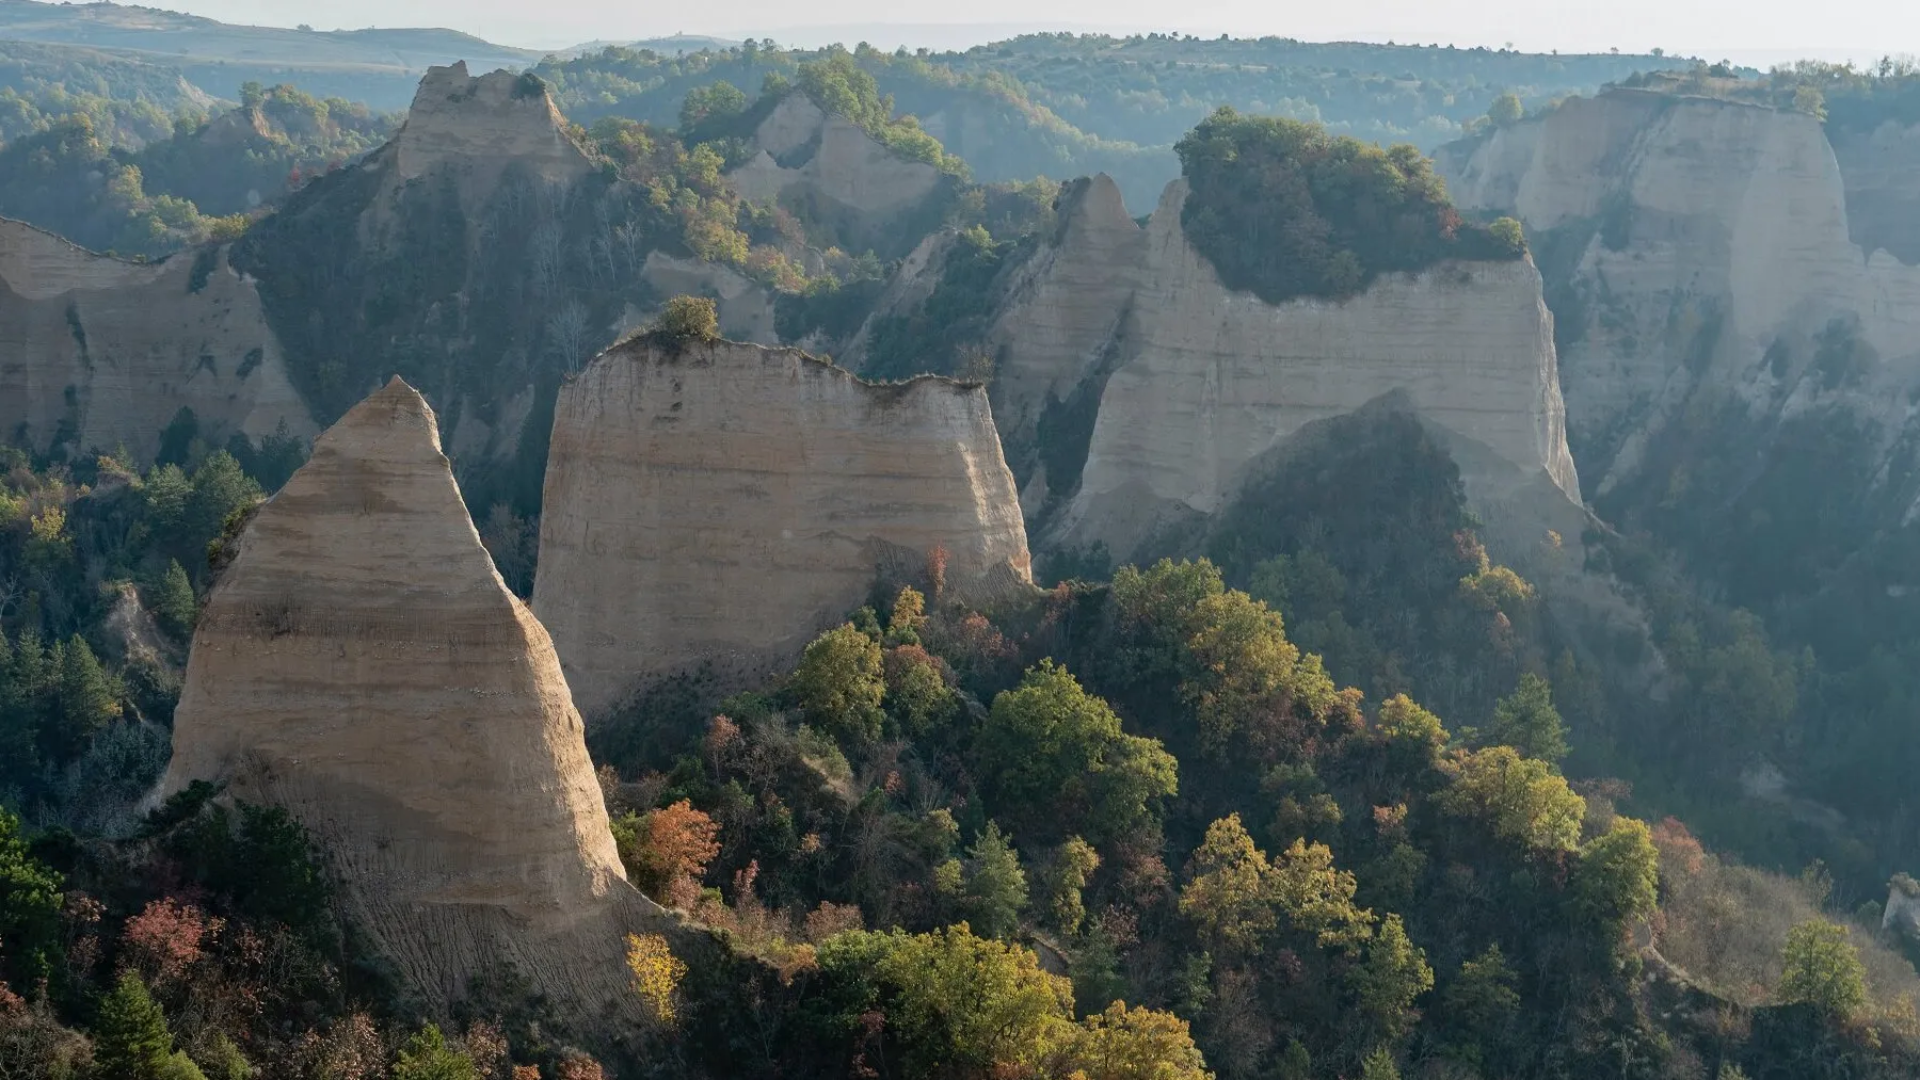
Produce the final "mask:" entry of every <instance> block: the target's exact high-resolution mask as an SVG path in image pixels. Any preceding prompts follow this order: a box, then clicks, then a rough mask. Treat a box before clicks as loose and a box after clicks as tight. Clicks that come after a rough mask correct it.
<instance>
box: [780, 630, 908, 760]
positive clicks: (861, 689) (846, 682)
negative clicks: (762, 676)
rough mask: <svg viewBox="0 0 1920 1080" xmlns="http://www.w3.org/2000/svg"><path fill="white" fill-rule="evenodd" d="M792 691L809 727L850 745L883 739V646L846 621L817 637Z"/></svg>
mask: <svg viewBox="0 0 1920 1080" xmlns="http://www.w3.org/2000/svg"><path fill="white" fill-rule="evenodd" d="M792 690H793V695H794V698H795V700H796V701H797V702H798V703H799V705H800V708H801V711H802V712H804V713H805V714H806V717H807V721H808V723H811V724H813V725H815V726H817V727H819V728H820V729H821V730H823V731H826V732H828V733H829V734H831V735H833V736H834V737H835V738H837V739H840V740H841V741H843V742H846V743H849V744H852V745H863V744H865V743H869V742H872V741H873V740H875V739H877V738H879V737H880V728H881V724H882V721H883V720H884V714H883V713H882V712H881V711H880V702H881V700H882V699H883V698H885V696H886V692H887V682H886V677H885V671H884V665H883V663H882V659H881V655H880V643H879V642H877V641H875V640H874V639H872V638H871V637H868V636H867V635H865V634H863V633H861V632H860V631H858V630H855V629H854V628H853V624H852V623H848V624H846V625H844V626H841V627H838V628H837V629H833V630H829V631H827V632H826V633H824V634H821V635H820V636H819V637H817V638H814V639H813V641H812V642H810V643H809V644H808V645H807V648H806V651H805V652H804V653H802V654H801V657H800V666H799V668H798V669H796V670H795V671H794V673H793V682H792Z"/></svg>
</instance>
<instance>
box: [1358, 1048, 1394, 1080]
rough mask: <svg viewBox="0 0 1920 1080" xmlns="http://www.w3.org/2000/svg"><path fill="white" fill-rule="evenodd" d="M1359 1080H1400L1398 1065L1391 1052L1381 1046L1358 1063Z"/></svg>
mask: <svg viewBox="0 0 1920 1080" xmlns="http://www.w3.org/2000/svg"><path fill="white" fill-rule="evenodd" d="M1360 1080H1400V1065H1399V1063H1398V1062H1396V1061H1395V1060H1394V1059H1393V1051H1392V1050H1389V1049H1387V1048H1386V1047H1384V1046H1382V1047H1379V1048H1377V1049H1375V1050H1374V1052H1373V1053H1371V1054H1368V1055H1367V1057H1366V1060H1364V1061H1362V1062H1361V1063H1360Z"/></svg>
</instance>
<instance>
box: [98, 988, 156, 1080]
mask: <svg viewBox="0 0 1920 1080" xmlns="http://www.w3.org/2000/svg"><path fill="white" fill-rule="evenodd" d="M93 1056H94V1063H95V1066H96V1068H97V1069H98V1071H99V1074H100V1075H101V1076H111V1077H114V1078H115V1080H159V1078H160V1077H161V1076H162V1073H163V1070H165V1069H166V1067H167V1065H168V1062H169V1060H170V1059H171V1058H172V1057H173V1032H171V1031H169V1030H167V1017H166V1014H165V1013H163V1012H161V1011H160V1006H159V1004H158V1003H157V1002H155V1001H154V1000H153V995H152V994H150V993H148V992H147V984H146V983H144V982H142V981H141V980H140V976H139V975H137V974H135V973H134V972H131V971H125V972H121V974H120V981H119V982H117V983H115V984H114V987H113V990H112V991H111V992H109V993H108V994H107V996H106V998H105V999H104V1000H102V1001H101V1002H100V1015H99V1016H98V1017H96V1018H95V1019H94V1022H93Z"/></svg>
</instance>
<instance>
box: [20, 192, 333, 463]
mask: <svg viewBox="0 0 1920 1080" xmlns="http://www.w3.org/2000/svg"><path fill="white" fill-rule="evenodd" d="M183 408H186V409H191V410H193V414H194V418H195V420H196V422H197V423H198V426H199V432H200V435H201V437H202V438H204V439H206V440H207V442H208V443H209V444H211V445H215V446H219V445H225V443H226V442H227V440H228V438H229V437H231V436H233V435H243V436H246V437H248V438H250V439H254V440H258V439H261V438H263V437H265V436H269V435H274V434H276V433H277V432H280V431H285V432H286V433H288V434H290V435H293V436H296V437H306V436H310V435H312V434H313V431H314V424H313V421H312V419H311V417H310V415H309V413H308V410H307V407H306V405H305V403H304V402H303V401H302V400H301V398H300V396H299V394H298V393H297V392H296V391H295V390H294V387H293V384H292V383H291V382H290V381H289V379H288V374H287V363H286V357H285V354H284V352H283V350H282V349H281V346H280V342H279V340H278V339H277V338H276V337H275V335H274V334H273V332H272V330H271V329H270V328H269V327H268V325H267V321H266V318H265V316H264V314H263V312H262V310H261V303H260V297H259V295H258V293H257V292H256V291H255V289H254V285H253V283H252V282H250V281H248V280H246V279H245V278H244V277H243V276H241V275H240V274H238V273H236V272H235V271H234V270H233V268H232V266H231V265H230V264H229V263H228V261H227V250H226V249H225V248H219V247H208V248H201V249H198V250H196V251H191V252H183V253H182V254H180V255H177V256H174V257H173V258H171V259H168V260H166V261H164V262H160V263H131V262H125V261H122V260H120V259H115V258H111V257H108V256H105V255H96V254H93V253H92V252H88V251H84V250H82V249H80V248H77V247H75V246H74V245H72V244H69V243H67V242H66V241H65V240H62V239H60V238H59V237H57V236H54V235H52V234H51V233H45V232H41V231H40V230H38V229H35V228H33V227H31V226H29V225H24V224H21V223H19V222H16V221H5V220H0V435H4V437H5V438H7V439H8V440H11V441H16V442H19V443H20V444H21V445H24V446H28V447H31V448H32V449H33V450H35V451H36V452H38V453H48V452H50V451H53V450H55V449H56V448H58V449H60V450H61V451H62V452H64V453H68V454H72V455H75V456H80V455H84V454H86V453H87V452H89V451H103V452H109V451H113V450H115V449H117V448H120V447H125V448H126V449H128V450H129V451H131V452H133V453H134V454H135V455H137V456H138V457H140V458H141V459H142V460H150V459H151V458H152V456H153V454H154V453H155V451H156V450H157V448H158V444H159V439H160V434H161V432H162V431H164V430H165V429H166V427H167V425H168V424H169V423H171V422H172V421H173V419H174V418H175V416H177V415H178V414H179V411H180V410H181V409H183Z"/></svg>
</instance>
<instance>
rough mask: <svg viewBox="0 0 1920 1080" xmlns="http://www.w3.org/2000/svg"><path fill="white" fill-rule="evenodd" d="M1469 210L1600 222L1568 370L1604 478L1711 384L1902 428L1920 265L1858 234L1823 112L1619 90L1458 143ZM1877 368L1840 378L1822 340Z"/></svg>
mask: <svg viewBox="0 0 1920 1080" xmlns="http://www.w3.org/2000/svg"><path fill="white" fill-rule="evenodd" d="M1438 164H1439V166H1440V168H1441V169H1442V171H1443V172H1444V173H1446V174H1447V176H1448V184H1449V187H1450V189H1451V190H1452V191H1453V192H1454V193H1455V196H1456V198H1457V199H1458V200H1459V201H1460V203H1461V204H1462V205H1463V207H1466V208H1469V209H1481V210H1488V211H1498V212H1503V213H1515V214H1517V215H1518V216H1519V217H1521V219H1522V220H1523V221H1524V222H1526V224H1527V225H1528V227H1529V229H1530V231H1532V232H1533V233H1534V235H1535V236H1536V239H1538V238H1539V237H1540V235H1541V234H1542V233H1543V232H1544V231H1545V230H1549V229H1554V228H1560V229H1564V230H1570V231H1574V230H1577V232H1575V233H1574V236H1575V239H1576V240H1577V239H1580V238H1581V237H1582V236H1583V235H1586V234H1587V233H1591V235H1590V236H1588V237H1587V238H1586V239H1585V241H1584V247H1583V248H1581V249H1580V250H1578V252H1577V260H1576V261H1575V262H1573V264H1572V269H1571V271H1570V272H1569V273H1568V278H1569V280H1568V281H1567V282H1566V283H1565V285H1566V287H1567V288H1568V289H1569V290H1570V291H1571V293H1570V294H1571V295H1573V296H1575V297H1578V298H1579V301H1580V310H1581V312H1582V314H1583V319H1582V325H1578V326H1570V327H1562V339H1563V340H1566V341H1568V345H1567V348H1566V350H1565V352H1564V354H1563V355H1562V356H1561V378H1562V381H1563V386H1564V389H1565V393H1566V398H1567V402H1568V423H1569V427H1570V432H1571V435H1572V437H1573V440H1574V443H1575V445H1576V446H1579V447H1581V452H1582V454H1583V459H1582V460H1583V462H1584V465H1583V468H1584V469H1585V470H1586V471H1587V472H1588V474H1589V476H1588V480H1589V482H1590V483H1595V482H1596V481H1597V483H1596V490H1597V491H1598V492H1599V493H1601V494H1605V493H1606V492H1608V491H1610V490H1612V489H1613V488H1614V487H1615V486H1616V485H1617V484H1619V483H1621V482H1622V481H1623V480H1625V479H1626V478H1629V477H1631V476H1633V475H1634V474H1635V472H1636V470H1637V469H1639V468H1640V467H1641V466H1642V464H1643V462H1644V461H1645V457H1646V454H1647V452H1648V450H1649V447H1650V445H1651V444H1653V443H1654V442H1655V441H1656V440H1657V439H1658V438H1659V436H1660V435H1661V434H1662V433H1663V432H1664V431H1665V430H1666V428H1667V427H1668V426H1669V425H1670V424H1671V423H1672V422H1673V421H1674V420H1675V419H1676V418H1677V417H1678V416H1679V415H1680V414H1681V411H1682V407H1683V406H1684V405H1685V404H1686V403H1687V402H1688V401H1689V400H1690V399H1691V398H1692V397H1693V396H1694V394H1695V393H1696V392H1699V391H1705V392H1708V393H1709V394H1711V395H1713V396H1715V397H1719V398H1725V399H1734V400H1740V401H1743V402H1745V403H1746V406H1747V408H1748V410H1749V411H1750V412H1751V413H1752V414H1754V415H1756V416H1762V417H1772V418H1780V417H1789V416H1793V415H1795V414H1797V413H1800V412H1804V411H1806V410H1809V409H1814V408H1826V407H1829V406H1834V405H1838V406H1841V407H1842V408H1844V409H1847V410H1849V411H1851V412H1853V413H1854V414H1855V415H1857V416H1859V417H1861V418H1862V419H1866V420H1868V421H1871V422H1872V423H1873V424H1874V425H1875V426H1876V427H1877V428H1878V430H1879V431H1880V432H1881V433H1882V436H1883V437H1884V438H1885V439H1887V440H1889V442H1890V441H1891V440H1893V439H1895V438H1897V437H1899V436H1900V434H1901V432H1902V431H1903V430H1904V429H1905V428H1906V427H1907V425H1908V424H1909V423H1910V419H1909V415H1908V414H1909V412H1910V409H1909V405H1908V394H1909V392H1910V391H1913V390H1915V389H1920V268H1916V267H1912V266H1906V265H1903V264H1902V263H1901V262H1900V261H1899V259H1897V258H1895V257H1894V256H1893V255H1891V254H1889V253H1888V252H1886V251H1875V252H1874V253H1872V254H1871V255H1869V254H1866V253H1864V252H1863V251H1862V250H1861V249H1860V248H1859V247H1857V246H1856V245H1855V244H1854V243H1853V241H1852V239H1851V238H1850V227H1849V222H1848V214H1847V208H1846V201H1845V200H1846V193H1845V182H1844V180H1843V178H1842V176H1841V172H1840V167H1839V165H1838V163H1837V161H1836V159H1835V156H1834V152H1833V149H1832V148H1831V147H1830V146H1829V145H1828V143H1827V140H1826V137H1825V134H1824V133H1823V131H1822V130H1821V126H1820V124H1819V122H1818V121H1817V120H1815V119H1814V118H1813V117H1810V116H1806V115H1802V114H1799V113H1790V112H1779V111H1775V110H1772V109H1767V108H1763V107H1759V106H1753V105H1745V104H1738V103H1732V102H1726V101H1717V100H1711V99H1704V98H1675V97H1670V96H1664V95H1659V94H1654V93H1649V92H1644V91H1632V90H1614V91H1609V92H1607V93H1604V94H1601V95H1599V96H1598V97H1596V98H1593V99H1587V100H1576V101H1571V102H1568V103H1567V104H1566V105H1565V106H1563V107H1562V108H1560V109H1558V110H1556V111H1554V112H1552V113H1550V114H1547V115H1546V116H1543V117H1541V118H1538V119H1534V120H1530V121H1525V122H1523V123H1521V124H1518V125H1514V126H1513V127H1511V128H1508V129H1505V130H1502V131H1501V132H1498V133H1496V134H1495V135H1494V136H1493V137H1492V138H1491V139H1489V140H1486V141H1484V142H1477V143H1469V144H1462V145H1460V146H1457V147H1455V148H1453V149H1451V150H1450V151H1448V152H1445V153H1443V154H1441V155H1439V158H1438ZM1830 326H1839V327H1842V328H1846V329H1847V330H1848V331H1849V332H1850V333H1851V334H1852V336H1854V337H1855V338H1856V339H1857V340H1859V341H1860V342H1861V343H1863V344H1864V345H1865V346H1866V348H1867V350H1868V351H1869V354H1870V355H1871V356H1872V357H1873V358H1874V359H1873V362H1871V363H1870V364H1868V365H1867V366H1866V370H1864V371H1863V372H1861V373H1860V376H1859V378H1858V380H1857V381H1856V382H1853V383H1851V384H1848V385H1842V386H1827V385H1825V384H1824V380H1823V379H1822V378H1821V375H1820V373H1819V372H1818V371H1817V370H1816V367H1815V364H1814V357H1815V354H1816V351H1817V344H1816V340H1815V339H1816V337H1817V336H1818V335H1820V334H1822V333H1823V332H1825V331H1827V329H1828V328H1829V327H1830Z"/></svg>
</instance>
